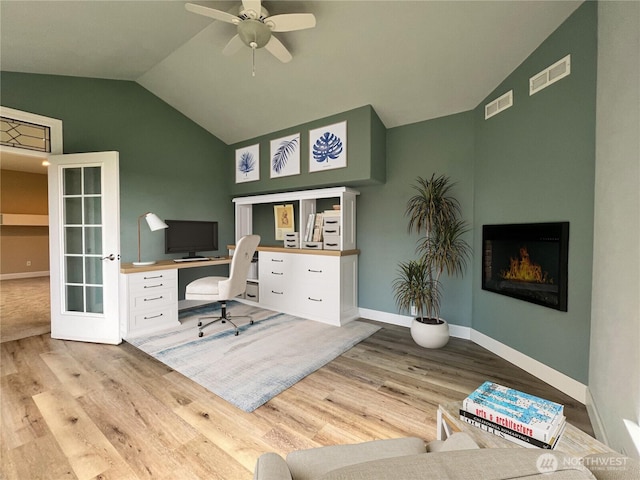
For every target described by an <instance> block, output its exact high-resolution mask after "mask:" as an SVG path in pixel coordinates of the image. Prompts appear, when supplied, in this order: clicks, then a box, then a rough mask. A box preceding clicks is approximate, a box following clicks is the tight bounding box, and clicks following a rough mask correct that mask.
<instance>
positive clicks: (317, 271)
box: [307, 268, 322, 273]
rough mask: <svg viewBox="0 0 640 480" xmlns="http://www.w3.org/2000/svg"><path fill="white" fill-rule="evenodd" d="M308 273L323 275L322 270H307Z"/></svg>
mask: <svg viewBox="0 0 640 480" xmlns="http://www.w3.org/2000/svg"><path fill="white" fill-rule="evenodd" d="M307 272H311V273H322V270H312V269H310V268H307Z"/></svg>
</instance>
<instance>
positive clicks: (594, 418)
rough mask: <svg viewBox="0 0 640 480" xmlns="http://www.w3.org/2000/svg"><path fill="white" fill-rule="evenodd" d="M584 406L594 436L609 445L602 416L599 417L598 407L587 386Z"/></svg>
mask: <svg viewBox="0 0 640 480" xmlns="http://www.w3.org/2000/svg"><path fill="white" fill-rule="evenodd" d="M585 406H586V407H587V415H589V420H590V421H591V426H592V427H593V433H594V434H595V437H596V438H597V439H598V440H599V441H601V442H602V443H604V444H606V445H609V439H608V438H607V433H606V431H605V429H604V424H603V423H602V418H600V414H599V413H598V407H597V406H596V404H595V402H594V400H593V397H592V396H591V391H590V390H589V389H588V388H587V393H586V402H585Z"/></svg>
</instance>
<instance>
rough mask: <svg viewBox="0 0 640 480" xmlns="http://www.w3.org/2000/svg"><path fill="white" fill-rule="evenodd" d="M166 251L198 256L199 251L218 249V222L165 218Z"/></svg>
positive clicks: (190, 256)
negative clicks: (166, 226)
mask: <svg viewBox="0 0 640 480" xmlns="http://www.w3.org/2000/svg"><path fill="white" fill-rule="evenodd" d="M165 223H166V224H167V225H168V227H169V228H166V229H165V230H164V245H165V253H187V254H188V255H187V257H183V258H197V257H199V255H197V253H198V252H211V251H215V250H218V222H212V221H198V220H165Z"/></svg>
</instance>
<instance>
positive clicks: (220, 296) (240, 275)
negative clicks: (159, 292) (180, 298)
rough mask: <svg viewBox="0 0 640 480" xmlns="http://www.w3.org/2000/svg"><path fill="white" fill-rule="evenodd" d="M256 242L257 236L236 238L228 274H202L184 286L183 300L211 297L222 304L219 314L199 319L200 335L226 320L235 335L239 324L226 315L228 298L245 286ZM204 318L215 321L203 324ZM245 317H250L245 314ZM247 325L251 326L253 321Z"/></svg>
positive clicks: (207, 298) (242, 290) (240, 291)
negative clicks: (214, 324) (206, 275)
mask: <svg viewBox="0 0 640 480" xmlns="http://www.w3.org/2000/svg"><path fill="white" fill-rule="evenodd" d="M258 243H260V236H259V235H246V236H244V237H242V238H241V239H240V240H238V243H237V245H236V248H235V251H234V253H233V257H232V259H231V266H230V267H229V277H203V278H199V279H198V280H194V281H193V282H191V283H189V284H188V285H187V288H186V291H185V296H184V298H185V299H186V300H210V301H213V302H219V303H220V305H221V307H222V311H221V312H220V316H219V317H216V316H215V315H209V316H206V317H201V318H200V320H199V321H198V327H199V328H198V336H199V337H202V336H203V335H204V333H203V332H202V330H204V329H205V328H206V327H208V326H209V325H211V324H212V323H215V322H221V323H225V322H229V323H230V324H231V325H233V326H234V328H235V329H236V335H238V326H237V325H236V324H235V323H233V322H232V321H231V318H232V317H231V315H228V314H227V300H231V299H233V298H234V297H237V296H238V295H240V294H241V293H244V292H245V290H246V289H247V276H248V275H249V267H250V266H251V260H252V259H253V254H254V253H255V251H256V248H257V247H258ZM205 318H214V319H215V320H212V321H211V322H208V323H207V324H205V325H203V324H202V320H204V319H205ZM238 318H241V317H238ZM247 318H250V317H248V316H247ZM249 324H250V325H253V320H251V322H250V323H249Z"/></svg>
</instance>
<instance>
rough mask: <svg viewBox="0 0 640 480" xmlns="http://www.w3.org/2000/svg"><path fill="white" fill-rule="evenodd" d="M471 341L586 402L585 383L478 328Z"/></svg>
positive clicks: (472, 334) (474, 331)
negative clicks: (479, 330)
mask: <svg viewBox="0 0 640 480" xmlns="http://www.w3.org/2000/svg"><path fill="white" fill-rule="evenodd" d="M471 341H472V342H474V343H477V344H478V345H480V346H481V347H484V348H486V349H487V350H489V351H491V352H493V353H495V354H496V355H498V356H499V357H502V358H504V359H505V360H507V361H509V362H511V363H513V364H514V365H516V366H518V367H520V368H522V369H523V370H526V371H527V372H529V373H530V374H531V375H533V376H535V377H538V378H539V379H540V380H542V381H544V382H547V383H548V384H549V385H551V386H553V387H555V388H557V389H558V390H560V391H561V392H564V393H566V394H567V395H569V396H570V397H571V398H574V399H576V400H577V401H579V402H580V403H582V404H584V403H585V402H586V400H587V398H586V397H587V386H586V385H584V384H583V383H580V382H578V381H577V380H574V379H573V378H571V377H569V376H567V375H565V374H564V373H562V372H559V371H557V370H555V369H553V368H551V367H550V366H548V365H545V364H544V363H542V362H540V361H538V360H536V359H534V358H531V357H529V356H528V355H525V354H524V353H522V352H519V351H518V350H516V349H515V348H512V347H510V346H508V345H505V344H504V343H500V342H498V341H497V340H494V339H493V338H491V337H489V336H487V335H485V334H484V333H480V332H478V331H477V330H473V331H472V333H471Z"/></svg>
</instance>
